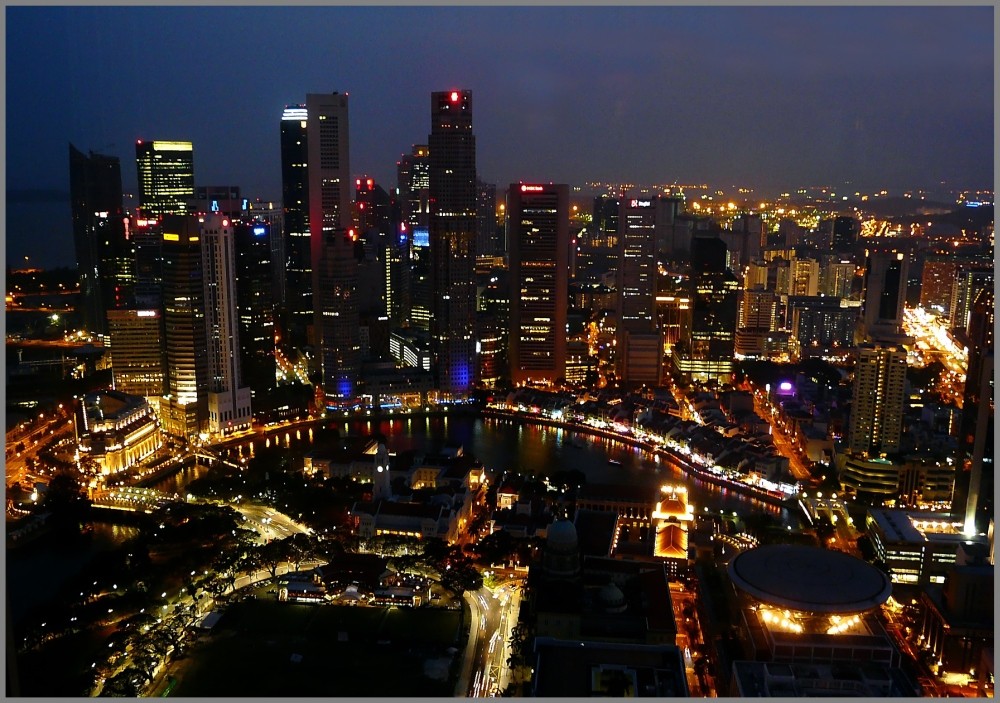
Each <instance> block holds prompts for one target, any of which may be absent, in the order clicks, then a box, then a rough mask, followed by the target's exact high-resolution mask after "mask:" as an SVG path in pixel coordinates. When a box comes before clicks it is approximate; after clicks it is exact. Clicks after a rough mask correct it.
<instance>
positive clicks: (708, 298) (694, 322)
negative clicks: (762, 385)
mask: <svg viewBox="0 0 1000 703" xmlns="http://www.w3.org/2000/svg"><path fill="white" fill-rule="evenodd" d="M727 259H728V255H727V251H726V244H725V242H723V241H722V240H721V239H719V238H718V237H694V238H693V239H692V240H691V269H692V272H691V276H690V279H689V283H688V285H689V289H688V290H689V292H688V297H689V298H690V300H691V310H690V313H691V317H690V319H691V323H690V325H689V326H688V327H687V328H686V329H685V330H684V337H683V338H682V339H681V340H679V341H678V343H677V344H676V345H675V346H674V350H673V355H672V357H671V358H672V361H673V364H674V368H675V370H676V371H677V372H678V373H679V374H680V375H681V376H682V377H684V378H685V379H687V380H707V379H716V380H718V381H719V382H722V383H725V382H727V381H729V380H731V379H732V374H733V358H734V357H733V355H734V353H735V341H736V339H735V338H736V324H737V322H738V316H739V281H738V280H737V279H736V277H735V276H734V275H733V273H732V272H731V271H730V270H729V268H728V266H727Z"/></svg>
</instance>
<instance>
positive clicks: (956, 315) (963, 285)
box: [949, 263, 993, 330]
mask: <svg viewBox="0 0 1000 703" xmlns="http://www.w3.org/2000/svg"><path fill="white" fill-rule="evenodd" d="M985 288H990V289H992V288H993V264H992V263H990V264H989V265H988V266H983V265H981V264H972V265H970V266H968V267H964V266H963V267H962V268H960V269H959V270H958V272H957V273H956V274H955V282H954V283H953V284H952V293H951V310H950V311H949V319H950V321H951V326H952V327H953V328H956V327H957V328H958V329H963V330H964V329H966V328H967V327H968V326H969V313H970V312H971V310H972V302H973V301H974V300H975V299H976V296H977V295H979V291H981V290H983V289H985Z"/></svg>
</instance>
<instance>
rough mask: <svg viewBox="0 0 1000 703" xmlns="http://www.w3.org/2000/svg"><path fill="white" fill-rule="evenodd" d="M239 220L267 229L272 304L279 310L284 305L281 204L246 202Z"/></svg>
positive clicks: (283, 244) (283, 249)
mask: <svg viewBox="0 0 1000 703" xmlns="http://www.w3.org/2000/svg"><path fill="white" fill-rule="evenodd" d="M241 219H247V220H248V221H250V222H257V223H259V224H262V225H265V226H266V227H267V229H268V232H269V234H268V236H269V237H270V240H271V242H270V246H271V286H272V288H273V297H274V304H275V306H276V308H279V309H280V308H281V307H283V306H284V304H285V229H284V222H285V218H284V215H283V214H282V211H281V204H280V203H275V202H273V201H269V200H261V199H260V198H257V199H255V200H248V201H247V210H246V212H245V213H243V216H242V218H241Z"/></svg>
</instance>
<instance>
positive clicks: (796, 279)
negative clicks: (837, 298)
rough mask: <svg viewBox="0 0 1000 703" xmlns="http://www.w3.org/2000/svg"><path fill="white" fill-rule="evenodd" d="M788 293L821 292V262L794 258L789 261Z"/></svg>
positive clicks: (812, 293)
mask: <svg viewBox="0 0 1000 703" xmlns="http://www.w3.org/2000/svg"><path fill="white" fill-rule="evenodd" d="M787 292H788V295H816V294H817V293H819V262H818V261H814V260H813V259H792V260H791V261H790V262H789V263H788V291H787Z"/></svg>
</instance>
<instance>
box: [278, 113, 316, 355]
mask: <svg viewBox="0 0 1000 703" xmlns="http://www.w3.org/2000/svg"><path fill="white" fill-rule="evenodd" d="M307 116H308V109H307V108H306V106H305V105H289V106H287V107H286V108H285V110H284V112H283V113H282V115H281V206H282V215H283V223H282V224H283V231H282V239H283V241H284V246H283V247H282V248H283V250H284V260H283V269H284V280H285V296H284V301H285V302H284V305H283V314H282V315H281V318H282V319H281V327H282V338H283V342H285V347H286V348H288V349H292V350H300V349H302V348H303V347H305V346H306V345H307V343H308V330H309V329H310V328H311V327H312V324H313V306H312V249H311V245H310V239H309V155H308V144H309V139H308V137H309V135H308V120H307V119H306V118H307Z"/></svg>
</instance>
